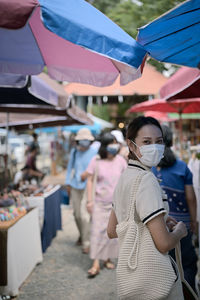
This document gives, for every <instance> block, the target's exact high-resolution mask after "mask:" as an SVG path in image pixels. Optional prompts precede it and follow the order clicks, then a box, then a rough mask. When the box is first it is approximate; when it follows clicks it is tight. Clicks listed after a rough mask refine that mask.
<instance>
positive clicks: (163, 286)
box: [116, 171, 176, 300]
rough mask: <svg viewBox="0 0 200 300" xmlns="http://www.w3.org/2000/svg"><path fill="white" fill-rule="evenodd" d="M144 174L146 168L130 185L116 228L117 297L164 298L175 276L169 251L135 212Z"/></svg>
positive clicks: (153, 299)
mask: <svg viewBox="0 0 200 300" xmlns="http://www.w3.org/2000/svg"><path fill="white" fill-rule="evenodd" d="M145 174H146V171H144V172H143V171H142V172H140V174H139V176H138V177H137V179H136V180H135V182H134V183H133V184H132V187H130V190H131V194H130V203H131V204H130V209H129V214H128V216H127V219H126V220H125V221H123V222H121V223H119V224H118V225H117V229H116V230H117V234H118V238H119V246H120V247H119V248H120V250H119V257H118V265H117V270H116V273H117V288H118V296H119V298H120V299H131V300H161V299H166V298H167V296H168V295H169V293H170V291H171V289H172V286H173V284H174V282H175V280H176V274H175V272H174V269H173V267H172V262H171V259H170V257H169V255H168V254H162V253H160V252H159V251H158V250H157V248H156V247H155V244H154V241H153V239H152V237H151V234H150V232H149V230H148V228H147V226H146V225H144V224H143V223H142V222H141V220H140V219H139V217H138V215H137V212H136V194H137V191H138V188H139V185H140V182H141V179H142V177H143V176H144V175H145ZM149 197H153V195H149ZM149 201H151V199H150V198H149ZM174 300H175V299H174Z"/></svg>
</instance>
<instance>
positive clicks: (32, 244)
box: [0, 208, 42, 296]
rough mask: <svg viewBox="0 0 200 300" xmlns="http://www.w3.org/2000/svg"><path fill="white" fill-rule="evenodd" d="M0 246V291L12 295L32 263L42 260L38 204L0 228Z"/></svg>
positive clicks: (30, 268) (15, 292)
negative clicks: (14, 220)
mask: <svg viewBox="0 0 200 300" xmlns="http://www.w3.org/2000/svg"><path fill="white" fill-rule="evenodd" d="M0 247H1V251H0V268H1V271H0V295H3V294H5V295H10V296H16V295H17V294H18V290H19V287H20V286H21V284H22V283H23V282H24V281H25V279H26V278H27V277H28V276H29V274H30V273H31V272H32V270H33V269H34V267H35V266H36V264H38V263H40V262H42V248H41V238H40V228H39V222H38V208H32V209H30V210H29V211H28V212H27V214H26V215H24V216H23V217H22V218H20V219H19V220H18V221H17V222H16V223H14V224H13V225H12V226H10V227H8V228H7V229H0Z"/></svg>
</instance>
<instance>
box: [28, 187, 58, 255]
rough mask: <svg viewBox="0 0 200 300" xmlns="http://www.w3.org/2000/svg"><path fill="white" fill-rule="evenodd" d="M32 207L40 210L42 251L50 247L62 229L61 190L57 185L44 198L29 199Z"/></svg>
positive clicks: (34, 197) (32, 197) (33, 197)
mask: <svg viewBox="0 0 200 300" xmlns="http://www.w3.org/2000/svg"><path fill="white" fill-rule="evenodd" d="M27 201H28V203H29V206H30V207H34V206H36V207H38V208H39V221H40V227H41V240H42V251H43V252H45V251H46V249H47V248H48V247H49V246H50V244H51V241H52V239H53V238H54V237H55V236H56V232H57V230H61V229H62V222H61V206H60V204H61V188H60V185H56V186H55V187H54V188H53V189H52V190H50V191H49V192H47V193H44V195H43V196H38V197H37V196H31V197H27Z"/></svg>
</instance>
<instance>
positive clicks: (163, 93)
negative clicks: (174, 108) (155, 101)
mask: <svg viewBox="0 0 200 300" xmlns="http://www.w3.org/2000/svg"><path fill="white" fill-rule="evenodd" d="M159 93H160V97H161V98H164V99H166V100H173V99H183V98H195V97H200V70H198V69H193V68H188V67H182V68H180V69H179V70H178V71H177V72H176V73H175V74H174V75H172V76H171V77H170V78H169V79H168V81H167V82H166V83H165V84H164V85H163V86H162V87H161V89H160V92H159Z"/></svg>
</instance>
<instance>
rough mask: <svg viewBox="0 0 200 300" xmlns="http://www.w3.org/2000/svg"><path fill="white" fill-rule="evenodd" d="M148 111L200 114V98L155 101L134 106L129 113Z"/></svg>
mask: <svg viewBox="0 0 200 300" xmlns="http://www.w3.org/2000/svg"><path fill="white" fill-rule="evenodd" d="M147 110H153V111H159V112H165V113H173V112H175V113H179V114H182V113H195V112H200V98H191V99H178V100H173V101H166V100H164V99H153V100H148V101H144V102H141V103H139V104H135V105H133V106H132V107H131V108H130V109H129V110H128V112H130V113H131V112H142V111H144V112H145V111H147Z"/></svg>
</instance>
